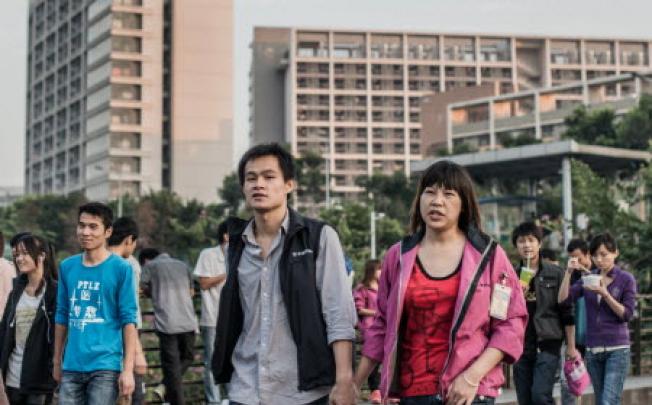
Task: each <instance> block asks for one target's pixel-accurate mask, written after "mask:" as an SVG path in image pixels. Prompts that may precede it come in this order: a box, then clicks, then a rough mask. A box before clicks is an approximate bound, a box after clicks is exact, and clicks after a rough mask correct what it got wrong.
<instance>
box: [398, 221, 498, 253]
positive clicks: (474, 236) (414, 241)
mask: <svg viewBox="0 0 652 405" xmlns="http://www.w3.org/2000/svg"><path fill="white" fill-rule="evenodd" d="M425 234H426V232H425V230H419V232H417V233H414V234H412V235H408V236H406V237H404V238H403V240H402V243H401V254H404V253H406V252H408V251H410V250H412V249H414V248H415V247H416V246H417V245H418V244H419V242H421V239H423V237H424V235H425ZM466 239H467V240H468V241H469V243H470V244H471V246H473V248H474V249H475V250H477V251H478V252H480V253H482V252H484V250H485V249H486V248H487V245H488V244H489V241H490V240H491V238H490V237H489V235H487V234H485V233H484V232H482V231H481V230H479V229H478V228H477V227H475V226H471V227H469V229H468V230H467V232H466Z"/></svg>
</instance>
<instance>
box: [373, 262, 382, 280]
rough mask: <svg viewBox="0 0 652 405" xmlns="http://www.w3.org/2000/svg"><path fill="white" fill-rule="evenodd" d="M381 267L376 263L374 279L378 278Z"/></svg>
mask: <svg viewBox="0 0 652 405" xmlns="http://www.w3.org/2000/svg"><path fill="white" fill-rule="evenodd" d="M381 268H382V267H381V266H380V265H378V267H376V273H375V274H374V277H375V278H376V281H378V280H380V272H381V270H380V269H381Z"/></svg>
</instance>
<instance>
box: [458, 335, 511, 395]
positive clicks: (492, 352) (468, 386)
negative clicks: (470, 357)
mask: <svg viewBox="0 0 652 405" xmlns="http://www.w3.org/2000/svg"><path fill="white" fill-rule="evenodd" d="M503 357H504V354H503V352H501V351H500V350H498V349H494V348H493V347H487V348H486V349H485V350H484V351H483V352H482V354H480V357H478V358H477V359H476V360H475V361H474V362H473V364H471V366H470V367H469V368H467V369H466V370H465V371H463V372H462V373H461V374H460V375H458V376H457V377H456V378H455V380H453V383H452V384H451V385H450V387H449V388H448V393H447V395H446V398H447V399H446V404H470V403H471V401H473V398H475V396H476V394H477V392H478V387H479V386H480V381H482V379H483V378H484V376H485V375H487V373H488V372H489V371H491V370H493V368H494V367H496V366H497V365H498V363H500V362H501V361H502V360H503Z"/></svg>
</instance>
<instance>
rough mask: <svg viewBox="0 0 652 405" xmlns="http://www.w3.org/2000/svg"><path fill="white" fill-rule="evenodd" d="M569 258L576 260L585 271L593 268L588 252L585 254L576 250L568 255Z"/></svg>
mask: <svg viewBox="0 0 652 405" xmlns="http://www.w3.org/2000/svg"><path fill="white" fill-rule="evenodd" d="M568 257H569V258H571V259H576V260H577V262H578V263H579V264H580V265H581V266H582V267H584V268H585V269H590V268H591V267H592V264H591V255H590V254H589V253H588V252H587V253H586V254H584V253H582V251H581V250H580V249H575V250H573V251H572V252H570V253H569V254H568Z"/></svg>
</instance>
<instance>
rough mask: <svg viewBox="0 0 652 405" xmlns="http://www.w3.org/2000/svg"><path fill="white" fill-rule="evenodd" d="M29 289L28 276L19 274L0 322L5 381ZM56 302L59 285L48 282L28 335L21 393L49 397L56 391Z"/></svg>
mask: <svg viewBox="0 0 652 405" xmlns="http://www.w3.org/2000/svg"><path fill="white" fill-rule="evenodd" d="M26 286H27V276H25V275H19V276H18V277H16V278H15V279H14V286H13V290H12V291H11V293H9V297H8V298H7V305H6V306H5V312H4V315H3V316H2V322H0V370H2V377H3V381H4V380H6V378H7V371H8V368H9V358H10V356H11V353H12V352H13V350H14V347H15V346H16V328H15V319H14V318H15V316H16V306H17V305H18V301H19V300H20V296H21V295H22V294H23V291H24V290H25V287H26ZM56 303H57V282H56V281H54V280H51V279H50V280H48V279H46V286H45V294H44V295H43V298H42V299H41V302H40V303H39V307H38V311H37V312H36V317H35V318H34V321H33V323H32V328H31V329H30V331H29V335H27V341H26V342H25V351H24V353H23V367H22V371H21V374H20V390H21V392H25V393H30V394H49V393H51V392H54V389H55V388H56V382H55V381H54V378H52V357H53V355H54V312H55V307H56Z"/></svg>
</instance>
